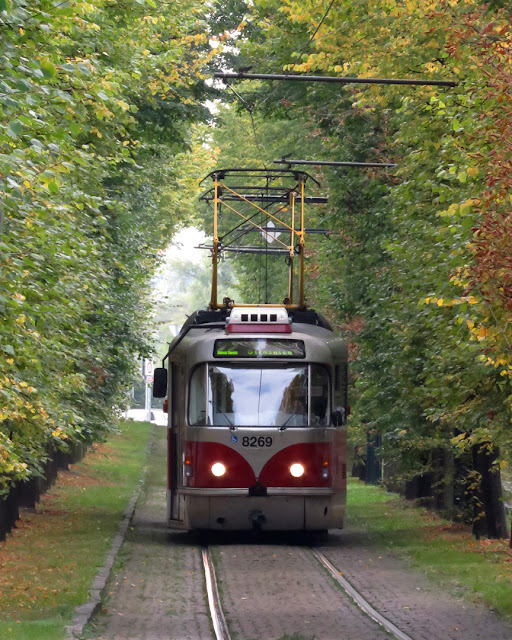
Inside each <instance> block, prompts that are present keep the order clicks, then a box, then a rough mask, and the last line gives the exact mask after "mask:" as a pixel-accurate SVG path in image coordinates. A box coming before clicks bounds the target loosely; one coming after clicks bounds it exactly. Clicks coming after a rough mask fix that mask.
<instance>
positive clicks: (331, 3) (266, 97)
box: [214, 0, 336, 169]
mask: <svg viewBox="0 0 512 640" xmlns="http://www.w3.org/2000/svg"><path fill="white" fill-rule="evenodd" d="M335 1H336V0H331V2H330V4H329V6H328V7H327V9H326V11H325V12H324V14H323V16H322V18H321V19H320V22H319V23H318V25H317V27H316V29H315V31H314V32H313V35H312V36H311V37H310V38H309V40H308V41H307V43H306V44H305V45H303V46H301V47H299V49H298V51H299V52H300V51H303V50H305V49H306V48H307V47H309V45H310V44H311V43H312V42H313V40H314V39H315V38H316V36H317V34H318V31H319V30H320V27H321V26H322V24H323V23H324V22H325V20H326V18H327V16H328V15H329V12H330V10H331V9H332V7H333V5H334V3H335ZM294 66H295V63H293V64H292V67H294ZM214 77H217V78H218V77H220V76H218V75H217V74H214ZM223 82H224V83H225V84H226V85H227V87H228V89H230V90H231V91H232V92H233V94H234V95H235V96H236V97H237V98H238V99H239V100H240V101H241V102H242V104H244V105H245V107H246V109H247V111H248V113H249V117H250V119H251V127H252V132H253V136H254V142H255V144H256V148H257V149H258V155H259V156H260V160H261V163H262V165H263V167H264V168H265V169H266V168H267V166H266V163H265V160H264V157H263V153H262V147H261V145H260V142H259V140H258V137H257V135H256V125H255V123H254V115H253V111H254V110H255V109H256V108H257V107H261V106H262V105H263V104H265V102H266V101H267V100H268V99H269V98H271V97H272V96H273V95H274V94H275V93H276V91H277V90H278V88H279V85H278V86H276V87H275V88H274V89H273V90H272V91H271V92H270V93H269V94H267V96H265V97H264V98H263V99H262V100H259V101H256V102H255V103H254V105H250V104H249V103H248V102H247V100H245V99H244V98H243V97H242V96H241V95H240V94H239V93H238V92H237V91H235V89H234V88H233V87H232V86H231V85H230V84H229V82H227V81H226V80H225V78H223Z"/></svg>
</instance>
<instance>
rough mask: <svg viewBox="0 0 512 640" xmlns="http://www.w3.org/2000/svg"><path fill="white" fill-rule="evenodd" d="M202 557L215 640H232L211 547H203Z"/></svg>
mask: <svg viewBox="0 0 512 640" xmlns="http://www.w3.org/2000/svg"><path fill="white" fill-rule="evenodd" d="M201 555H202V559H203V568H204V577H205V582H206V594H207V596H208V607H209V610H210V617H211V620H212V624H213V630H214V632H215V640H231V636H230V635H229V630H228V626H227V624H226V620H225V618H224V612H223V610H222V604H221V601H220V596H219V589H218V587H217V577H216V575H215V567H214V566H213V561H212V557H211V554H210V549H209V547H207V546H203V547H202V548H201Z"/></svg>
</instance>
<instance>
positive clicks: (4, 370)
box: [0, 0, 209, 495]
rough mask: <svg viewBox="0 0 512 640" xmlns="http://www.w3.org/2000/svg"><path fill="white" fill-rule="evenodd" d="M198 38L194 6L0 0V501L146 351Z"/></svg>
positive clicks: (82, 427) (172, 213)
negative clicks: (152, 280) (153, 289)
mask: <svg viewBox="0 0 512 640" xmlns="http://www.w3.org/2000/svg"><path fill="white" fill-rule="evenodd" d="M204 32H205V23H204V16H203V7H202V3H200V2H199V1H196V0H184V1H183V2H179V3H176V2H165V1H164V2H161V1H159V2H154V1H153V0H115V1H113V0H94V1H91V2H86V1H82V0H69V1H65V2H57V1H55V2H54V1H51V0H11V1H8V0H3V1H1V2H0V33H1V39H0V189H1V197H2V201H3V207H2V211H1V213H0V231H1V241H0V252H1V275H0V399H1V401H0V495H1V494H2V492H5V491H6V490H8V488H9V487H10V486H11V485H12V483H13V482H16V481H17V480H20V479H24V478H26V477H28V476H29V475H31V474H37V473H38V471H39V470H40V468H41V465H42V464H43V463H44V460H45V457H46V456H47V455H48V451H49V450H51V448H52V447H55V446H57V447H58V446H66V443H67V442H70V441H73V439H76V438H87V439H94V438H98V437H101V433H102V432H103V431H104V430H105V429H106V428H108V426H109V424H111V421H112V407H113V406H115V405H116V403H117V402H119V401H120V399H121V398H122V395H123V394H124V393H125V391H126V389H127V387H128V386H129V385H130V382H131V375H132V370H133V364H134V356H135V355H136V354H137V353H139V354H140V353H143V352H144V351H145V350H147V349H148V335H149V329H148V292H149V283H150V278H151V275H152V273H153V270H154V266H155V264H156V262H157V256H158V251H159V250H160V249H162V248H163V247H164V246H165V245H166V244H167V243H168V241H169V238H170V236H171V234H172V233H173V230H174V228H175V226H176V225H177V224H178V221H179V222H180V223H182V222H184V221H186V217H187V215H188V214H187V211H189V206H190V200H191V197H192V196H193V195H194V194H195V193H196V183H197V178H198V177H199V175H200V174H201V173H202V172H203V159H204V158H205V157H206V156H207V152H206V151H205V150H204V149H203V145H202V140H201V134H200V133H198V132H194V131H193V130H191V124H192V122H193V121H194V120H197V119H198V118H201V119H205V118H206V116H207V114H208V112H206V111H205V109H204V107H203V106H201V100H202V99H203V97H204V94H205V86H204V81H203V77H202V75H201V68H202V65H204V64H205V62H207V58H208V55H209V47H208V43H207V39H206V36H205V35H204ZM191 148H193V149H194V152H193V153H192V152H191V151H190V149H191Z"/></svg>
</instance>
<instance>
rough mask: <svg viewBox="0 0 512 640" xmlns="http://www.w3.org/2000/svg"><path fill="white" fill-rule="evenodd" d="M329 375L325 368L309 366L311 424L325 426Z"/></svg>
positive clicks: (326, 421) (327, 409) (327, 410)
mask: <svg viewBox="0 0 512 640" xmlns="http://www.w3.org/2000/svg"><path fill="white" fill-rule="evenodd" d="M329 386H330V385H329V373H328V371H327V369H326V368H325V367H322V366H320V365H316V364H313V365H311V424H312V425H313V426H321V427H323V426H327V424H328V418H329V404H330V400H329Z"/></svg>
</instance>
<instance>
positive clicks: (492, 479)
mask: <svg viewBox="0 0 512 640" xmlns="http://www.w3.org/2000/svg"><path fill="white" fill-rule="evenodd" d="M498 455H499V449H497V448H493V447H492V446H489V447H487V446H486V445H485V444H484V445H475V446H474V447H473V469H474V470H475V471H476V472H477V473H478V474H479V476H480V482H479V487H478V488H477V489H476V491H475V496H474V498H475V502H474V504H475V507H474V520H473V535H474V536H476V538H481V537H482V536H483V537H487V538H506V537H507V522H506V518H505V506H504V504H503V500H502V494H501V475H500V471H499V469H493V463H494V462H495V461H496V460H497V458H498Z"/></svg>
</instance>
